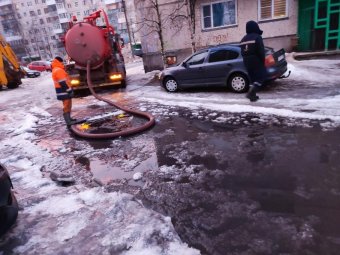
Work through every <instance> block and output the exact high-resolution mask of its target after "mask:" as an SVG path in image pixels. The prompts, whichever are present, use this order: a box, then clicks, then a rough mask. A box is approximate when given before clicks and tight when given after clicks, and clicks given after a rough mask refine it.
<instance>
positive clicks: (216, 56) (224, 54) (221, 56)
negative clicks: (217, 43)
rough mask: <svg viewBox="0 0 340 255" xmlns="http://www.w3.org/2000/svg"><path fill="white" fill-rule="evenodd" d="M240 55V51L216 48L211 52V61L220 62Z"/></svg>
mask: <svg viewBox="0 0 340 255" xmlns="http://www.w3.org/2000/svg"><path fill="white" fill-rule="evenodd" d="M237 57H238V53H237V52H235V51H232V50H225V49H222V50H216V51H213V52H211V53H210V56H209V63H213V62H220V61H226V60H231V59H235V58H237Z"/></svg>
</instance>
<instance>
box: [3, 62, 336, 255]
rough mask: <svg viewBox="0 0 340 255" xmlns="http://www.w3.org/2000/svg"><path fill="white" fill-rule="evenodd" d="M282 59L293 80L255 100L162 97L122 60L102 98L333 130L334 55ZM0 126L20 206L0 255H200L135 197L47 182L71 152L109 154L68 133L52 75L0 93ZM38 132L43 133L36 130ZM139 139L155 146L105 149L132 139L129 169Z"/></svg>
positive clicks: (209, 94) (150, 80) (138, 67)
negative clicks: (123, 85)
mask: <svg viewBox="0 0 340 255" xmlns="http://www.w3.org/2000/svg"><path fill="white" fill-rule="evenodd" d="M288 59H289V69H291V70H292V74H291V77H290V78H288V79H286V80H280V81H277V82H275V84H274V86H273V87H272V88H269V89H265V90H264V91H262V92H260V93H259V96H260V100H259V101H258V102H256V103H250V102H249V100H247V99H246V98H245V97H244V95H242V94H234V93H231V92H223V91H218V92H216V91H201V90H200V91H198V92H196V91H184V92H180V93H167V92H165V90H164V89H163V88H162V87H161V86H159V85H158V84H157V81H156V80H155V78H154V76H155V74H156V73H157V71H154V72H151V73H147V74H144V72H143V67H142V63H141V62H137V63H131V64H130V65H129V66H128V69H127V73H128V77H129V79H128V87H127V89H126V91H127V92H126V93H125V92H124V91H120V92H119V93H115V94H113V95H108V96H112V97H113V98H116V99H117V98H119V97H123V98H124V97H125V98H127V99H128V98H133V99H134V100H141V101H143V104H145V107H146V108H147V105H148V104H151V105H152V104H157V105H162V107H160V108H157V109H153V113H154V114H155V115H156V116H157V115H176V114H178V112H177V111H176V109H175V108H176V107H185V108H188V109H190V110H191V111H192V115H195V114H196V115H200V114H201V109H208V110H211V111H213V112H220V111H222V112H235V113H240V112H242V113H243V112H245V113H247V112H251V113H258V114H261V115H263V116H266V115H274V116H281V117H287V118H290V119H293V120H295V119H301V118H302V119H310V120H317V121H318V120H322V122H323V126H324V128H325V129H329V128H334V127H337V126H339V125H340V94H339V88H340V81H339V75H340V72H339V66H340V60H308V61H295V60H293V59H292V58H289V56H288ZM88 104H92V105H96V106H101V105H102V103H98V102H97V103H96V102H95V100H94V98H93V97H92V96H89V97H87V98H85V99H80V98H77V99H75V100H74V112H75V113H76V114H77V111H81V110H84V109H86V105H88ZM142 110H143V109H142ZM213 115H214V113H211V116H213ZM216 121H219V122H223V121H225V122H226V121H228V120H227V119H216ZM293 122H294V121H293ZM0 123H1V126H0V138H1V142H0V162H1V163H3V164H4V165H6V166H7V168H8V169H9V171H10V175H11V177H12V180H13V184H14V187H15V192H16V197H17V199H18V201H19V204H20V208H21V210H20V212H19V217H18V220H17V223H16V225H15V226H14V228H12V229H11V231H9V232H8V234H6V235H5V236H4V237H2V238H1V239H0V255H4V254H65V253H68V254H148V255H149V254H150V255H153V254H178V253H180V254H184V255H185V254H188V255H189V254H199V251H197V250H195V249H192V248H190V247H188V245H187V244H186V243H183V242H182V241H181V240H180V238H179V237H178V235H177V233H176V232H175V230H174V228H173V225H172V223H171V219H170V218H168V217H166V216H163V215H160V214H159V213H156V212H154V211H152V210H150V209H147V208H145V207H144V206H143V205H142V204H141V202H140V201H137V200H135V198H134V197H133V195H131V194H127V193H124V192H121V191H119V192H108V191H107V190H105V189H104V188H103V187H98V186H95V185H94V186H88V185H85V184H84V183H82V182H81V181H76V183H75V185H72V186H67V187H63V186H60V185H57V184H56V183H54V182H53V181H52V180H50V178H49V173H50V172H52V171H59V170H65V169H70V168H76V166H75V163H74V159H73V158H71V155H72V156H74V155H76V156H82V155H90V156H91V157H100V155H101V154H105V153H106V152H107V149H98V148H95V147H89V146H88V143H86V142H84V141H81V140H77V139H74V138H73V137H71V136H70V135H69V133H68V132H67V130H66V128H65V126H64V121H63V120H62V117H61V105H60V102H58V101H57V100H56V99H55V91H54V89H53V85H52V81H51V77H50V73H43V75H42V76H41V77H39V78H34V79H25V80H24V83H23V85H22V86H20V87H19V88H18V89H16V90H4V91H1V92H0ZM44 127H48V130H45V129H46V128H45V129H44ZM41 129H44V134H43V135H39V132H40V130H41ZM143 139H144V140H143ZM148 139H149V140H148ZM145 140H147V141H148V143H150V144H152V141H150V140H152V139H150V138H146V137H142V138H132V139H131V140H129V141H122V140H117V141H113V144H114V146H112V147H113V148H110V150H114V149H115V148H117V154H119V153H120V151H119V150H120V149H119V148H120V147H119V146H121V145H122V144H124V143H127V142H130V143H131V144H132V145H133V146H134V147H133V146H132V147H133V148H135V149H134V150H135V152H134V153H135V155H136V158H135V159H134V158H129V159H127V160H125V161H124V160H121V159H117V161H119V160H121V162H122V167H130V168H134V167H137V166H138V164H141V162H145V158H142V157H141V156H138V153H146V152H143V148H144V147H143V146H145ZM72 146H73V149H71V147H72ZM136 148H137V149H136ZM148 148H150V151H147V153H149V154H150V155H154V154H152V153H154V152H152V148H153V147H152V146H151V145H150V146H148ZM88 174H89V173H88ZM137 175H138V173H137Z"/></svg>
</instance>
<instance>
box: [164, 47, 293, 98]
mask: <svg viewBox="0 0 340 255" xmlns="http://www.w3.org/2000/svg"><path fill="white" fill-rule="evenodd" d="M265 49H266V63H267V64H266V66H267V72H268V80H275V79H277V78H280V77H282V76H283V75H284V73H285V72H286V71H287V62H286V59H285V51H284V49H281V50H279V51H277V52H274V50H273V49H272V48H269V47H266V48H265ZM159 78H160V80H161V85H163V86H164V88H165V89H166V90H167V91H169V92H175V91H177V90H179V89H185V88H193V87H227V88H229V89H230V90H232V91H233V92H237V93H242V92H246V91H248V89H249V78H248V74H247V71H246V68H245V66H244V64H243V59H242V55H241V48H240V47H239V46H238V45H236V44H235V45H231V44H227V45H219V46H214V47H210V48H207V49H203V50H200V51H197V52H195V53H194V54H193V55H191V56H190V57H188V58H187V59H185V60H184V61H183V62H182V63H180V64H179V65H177V66H174V67H169V68H166V69H164V70H163V71H162V72H161V74H160V76H159Z"/></svg>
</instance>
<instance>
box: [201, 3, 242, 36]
mask: <svg viewBox="0 0 340 255" xmlns="http://www.w3.org/2000/svg"><path fill="white" fill-rule="evenodd" d="M230 1H233V0H220V1H214V2H211V3H204V4H201V8H200V12H201V24H202V26H201V27H202V30H212V29H219V28H226V27H232V26H237V0H234V1H235V23H234V24H230V25H224V26H219V27H214V26H213V24H214V21H213V15H212V5H213V4H218V3H223V2H230ZM205 6H210V10H211V16H210V19H211V27H207V28H205V27H204V14H203V7H205Z"/></svg>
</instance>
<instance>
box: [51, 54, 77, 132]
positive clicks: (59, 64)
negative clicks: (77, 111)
mask: <svg viewBox="0 0 340 255" xmlns="http://www.w3.org/2000/svg"><path fill="white" fill-rule="evenodd" d="M51 65H52V79H53V82H54V87H55V90H56V93H57V99H58V100H62V101H63V106H64V108H63V112H64V114H63V116H64V119H65V122H66V125H67V126H71V125H73V124H76V122H77V120H75V119H73V118H71V109H72V97H73V89H72V87H71V85H70V83H69V77H68V74H67V73H66V71H65V67H64V64H63V59H62V58H61V57H55V58H54V59H53V61H52V64H51Z"/></svg>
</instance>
